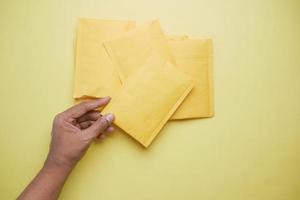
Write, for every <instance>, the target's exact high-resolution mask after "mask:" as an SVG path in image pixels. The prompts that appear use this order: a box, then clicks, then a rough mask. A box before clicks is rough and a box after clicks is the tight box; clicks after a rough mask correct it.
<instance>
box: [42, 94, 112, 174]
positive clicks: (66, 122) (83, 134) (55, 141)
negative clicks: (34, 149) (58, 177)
mask: <svg viewBox="0 0 300 200" xmlns="http://www.w3.org/2000/svg"><path fill="white" fill-rule="evenodd" d="M109 101H110V98H109V97H105V98H102V99H98V100H92V101H88V102H82V103H80V104H78V105H75V106H73V107H71V108H69V109H67V110H66V111H64V112H62V113H60V114H58V115H56V117H55V118H54V121H53V127H52V140H51V144H50V151H49V154H48V157H47V160H46V162H45V164H47V165H58V166H64V167H68V168H73V167H74V166H75V165H76V163H77V162H78V161H79V160H80V159H81V158H82V156H83V155H84V153H85V152H86V150H87V149H88V147H89V146H90V144H91V143H92V141H93V140H94V139H95V138H98V139H104V138H105V136H106V133H109V132H112V131H113V130H114V129H113V127H112V126H111V124H112V122H113V120H114V115H113V114H107V115H104V116H102V115H101V114H100V112H99V111H96V110H95V109H96V108H99V107H100V108H101V107H103V106H105V105H107V104H108V103H109Z"/></svg>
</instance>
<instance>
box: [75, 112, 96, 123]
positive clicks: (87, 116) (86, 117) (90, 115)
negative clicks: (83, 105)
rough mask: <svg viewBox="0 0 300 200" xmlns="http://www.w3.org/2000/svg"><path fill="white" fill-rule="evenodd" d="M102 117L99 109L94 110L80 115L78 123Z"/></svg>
mask: <svg viewBox="0 0 300 200" xmlns="http://www.w3.org/2000/svg"><path fill="white" fill-rule="evenodd" d="M100 117H101V114H100V112H99V111H96V110H92V111H89V112H87V113H86V114H84V115H82V116H81V117H79V118H78V119H77V120H76V121H77V122H78V123H82V122H85V121H96V120H97V119H99V118H100Z"/></svg>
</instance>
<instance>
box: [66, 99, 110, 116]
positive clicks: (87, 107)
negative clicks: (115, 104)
mask: <svg viewBox="0 0 300 200" xmlns="http://www.w3.org/2000/svg"><path fill="white" fill-rule="evenodd" d="M109 101H110V97H103V98H101V99H97V100H91V101H87V102H82V103H80V104H78V105H75V106H73V107H71V108H69V109H67V110H66V111H65V112H64V114H65V115H66V116H67V117H71V118H73V119H76V118H78V117H80V116H82V115H84V114H85V113H87V112H89V111H91V110H95V109H96V108H99V107H102V106H105V105H107V104H108V102H109Z"/></svg>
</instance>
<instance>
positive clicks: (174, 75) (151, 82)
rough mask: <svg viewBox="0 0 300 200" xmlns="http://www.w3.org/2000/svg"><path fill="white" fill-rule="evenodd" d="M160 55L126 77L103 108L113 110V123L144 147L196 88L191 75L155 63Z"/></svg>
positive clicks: (105, 110) (110, 111)
mask: <svg viewBox="0 0 300 200" xmlns="http://www.w3.org/2000/svg"><path fill="white" fill-rule="evenodd" d="M157 57H158V54H156V53H153V54H152V53H151V54H150V56H149V58H148V60H147V61H146V63H145V64H144V65H143V66H142V67H140V68H139V69H138V70H136V71H135V72H133V73H132V74H131V75H130V76H129V77H128V78H127V79H126V81H125V82H124V85H123V86H122V88H121V89H120V90H119V91H118V92H117V93H116V94H115V96H113V98H112V100H111V102H110V103H109V104H108V105H107V106H106V107H105V108H104V110H103V111H102V113H104V114H105V113H114V114H115V115H116V119H115V122H114V123H115V124H116V125H117V126H118V127H120V128H121V129H122V130H124V131H125V132H126V133H128V134H129V135H131V136H132V137H133V138H134V139H136V140H137V141H138V142H140V143H141V144H142V145H143V146H145V147H147V146H149V144H150V143H151V142H152V140H153V139H154V137H155V136H156V135H157V134H158V132H159V131H160V130H161V129H162V127H163V126H164V124H165V123H166V122H167V121H168V119H169V118H170V117H171V115H172V114H173V113H174V112H175V110H176V109H177V108H178V106H179V105H180V104H181V102H182V101H183V100H184V98H185V97H186V96H187V95H188V93H189V92H190V91H191V90H192V87H193V83H192V81H191V79H190V77H188V76H187V75H185V74H184V73H182V72H180V71H178V70H177V69H176V68H175V67H174V66H172V64H170V63H165V64H164V66H160V65H159V64H153V63H157V60H159V59H157ZM153 60H154V61H153ZM158 63H162V62H158Z"/></svg>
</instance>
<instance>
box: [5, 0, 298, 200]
mask: <svg viewBox="0 0 300 200" xmlns="http://www.w3.org/2000/svg"><path fill="white" fill-rule="evenodd" d="M79 17H93V18H112V19H133V20H135V19H138V20H141V21H147V20H151V19H153V18H158V19H160V21H161V24H162V26H163V27H164V29H165V31H166V32H167V33H171V34H190V35H194V36H201V37H211V38H213V40H214V55H215V59H214V78H215V81H214V83H215V109H216V116H215V117H214V118H212V119H204V120H186V121H182V122H180V123H179V122H170V123H168V124H167V126H166V127H165V128H164V129H163V131H162V132H161V133H160V134H159V136H158V137H157V139H156V140H155V141H154V143H153V144H152V145H151V146H150V148H149V149H143V148H142V147H140V145H138V144H137V143H136V142H134V141H133V140H132V139H130V138H129V137H128V136H126V135H125V134H120V133H116V134H115V135H113V136H112V137H110V138H108V139H107V140H106V141H104V142H101V143H96V144H94V145H93V146H92V147H91V148H90V150H89V152H88V153H87V155H86V156H85V158H84V159H83V160H82V161H81V162H80V163H79V165H78V166H77V167H76V168H75V170H74V171H73V173H72V175H71V177H70V179H69V180H68V181H67V183H66V185H65V187H64V189H63V191H62V194H61V199H66V200H79V199H84V200H90V199H91V200H93V199H105V200H119V199H128V200H153V199H159V200H160V199H162V200H166V199H168V200H169V199H170V200H177V199H178V200H181V199H189V200H196V199H197V200H198V199H202V200H247V199H249V200H298V199H300V144H299V143H300V56H299V52H300V2H299V1H298V0H264V1H262V0H252V1H250V0H248V1H239V0H228V1H222V0H176V1H171V0H168V1H162V0H152V1H141V0H135V1H121V0H119V1H116V0H107V1H101V0H99V1H96V0H85V1H79V0H65V1H58V0H48V1H39V0H27V1H17V0H10V1H6V2H4V1H2V2H1V3H0V92H1V93H0V94H1V95H0V122H1V125H0V199H14V198H15V197H16V196H17V195H18V194H19V193H20V192H21V190H22V189H23V188H24V187H25V185H26V184H28V182H29V181H30V180H31V179H32V177H33V176H34V175H35V174H36V173H37V171H38V170H39V168H40V167H41V166H42V164H43V161H44V159H45V156H46V154H47V150H48V144H49V141H50V131H51V124H52V119H53V116H54V115H55V114H56V113H58V112H60V111H62V110H64V109H65V108H67V107H68V106H70V105H72V103H73V102H72V98H71V94H72V84H73V72H74V37H75V27H76V22H77V19H78V18H79Z"/></svg>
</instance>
